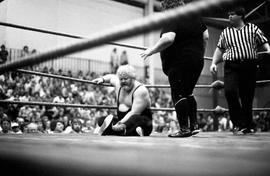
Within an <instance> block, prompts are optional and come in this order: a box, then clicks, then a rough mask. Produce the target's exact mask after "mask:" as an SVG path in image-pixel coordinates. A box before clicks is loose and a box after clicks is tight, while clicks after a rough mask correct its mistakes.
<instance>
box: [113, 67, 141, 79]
mask: <svg viewBox="0 0 270 176" xmlns="http://www.w3.org/2000/svg"><path fill="white" fill-rule="evenodd" d="M116 75H117V76H118V77H125V76H126V77H129V78H136V71H135V68H134V67H132V66H131V65H121V66H120V67H119V68H118V69H117V72H116Z"/></svg>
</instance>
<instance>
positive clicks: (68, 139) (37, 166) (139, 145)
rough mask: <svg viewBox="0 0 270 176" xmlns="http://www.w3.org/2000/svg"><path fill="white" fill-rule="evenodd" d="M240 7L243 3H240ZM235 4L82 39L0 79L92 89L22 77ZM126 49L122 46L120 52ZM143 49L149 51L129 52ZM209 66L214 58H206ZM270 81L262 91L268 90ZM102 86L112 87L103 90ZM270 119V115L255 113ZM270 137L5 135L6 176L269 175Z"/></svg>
mask: <svg viewBox="0 0 270 176" xmlns="http://www.w3.org/2000/svg"><path fill="white" fill-rule="evenodd" d="M239 1H240V0H239ZM232 2H234V1H233V0H205V1H198V2H195V3H191V4H190V5H187V6H186V7H181V8H179V9H175V10H171V11H168V12H166V13H164V14H157V15H153V16H149V17H147V18H145V19H143V20H138V21H135V22H131V23H129V24H126V25H123V26H118V27H117V28H114V29H111V30H107V31H104V32H101V33H98V34H96V35H93V36H90V37H88V38H84V39H82V38H81V39H82V40H81V41H79V42H76V43H74V44H71V45H69V46H65V47H59V48H57V49H55V50H52V51H48V52H44V53H41V54H37V55H31V56H27V57H25V58H22V59H20V60H17V61H14V62H12V63H7V64H5V65H1V66H0V73H5V72H8V71H17V72H20V73H24V74H33V75H40V76H46V77H51V78H57V79H64V80H72V81H78V82H83V83H88V84H94V83H93V82H91V81H89V80H82V79H77V78H70V77H65V76H60V75H52V74H47V73H41V72H34V71H28V70H23V69H19V68H22V67H24V66H30V65H34V64H38V63H41V62H45V61H48V60H52V59H57V58H59V57H61V56H64V55H67V54H71V53H74V52H77V51H82V50H84V49H89V48H94V47H98V46H100V45H102V44H106V43H107V44H108V43H109V44H116V45H117V43H112V42H111V41H115V40H118V39H123V38H126V37H130V36H134V35H137V34H141V33H145V32H149V31H151V30H154V29H157V28H159V27H160V26H162V25H165V24H168V23H171V22H173V21H175V20H176V19H179V18H181V17H182V16H184V15H185V14H189V13H199V12H202V11H206V10H209V9H210V8H214V7H215V6H216V5H227V4H229V3H232ZM120 45H122V44H120ZM126 47H134V48H137V49H144V47H137V46H128V45H126ZM206 59H210V58H206ZM269 82H270V81H269V80H265V81H258V82H257V84H262V83H269ZM100 86H110V85H108V84H103V85H100ZM147 87H149V88H153V87H154V88H168V87H169V86H168V85H147ZM196 88H213V89H217V90H219V89H222V88H223V82H222V81H215V82H213V83H212V84H210V85H196ZM0 104H21V105H44V106H60V107H74V108H76V107H81V108H95V109H116V107H114V106H99V105H85V104H64V103H49V102H22V101H9V100H0ZM151 110H152V111H173V110H174V109H173V108H153V107H152V108H151ZM253 110H254V111H269V110H270V108H253ZM226 111H228V110H227V109H225V108H222V107H217V108H215V109H198V112H216V113H223V112H226ZM269 148H270V134H269V133H264V132H260V133H256V134H253V135H245V136H242V135H241V136H238V135H233V134H232V133H231V132H221V133H220V132H202V133H200V134H199V135H197V136H193V137H190V138H184V139H183V138H181V139H180V138H179V139H175V138H168V137H167V135H164V134H155V133H153V134H151V135H150V136H149V137H143V138H138V137H118V136H97V135H94V134H89V133H86V134H68V135H67V134H53V135H51V134H42V135H41V134H22V135H0V163H1V171H2V173H8V174H9V175H45V176H47V175H48V176H49V175H50V176H51V175H53V176H56V175H57V176H58V175H59V176H62V175H70V176H73V175H95V176H102V175H112V176H114V175H115V176H116V175H117V176H122V175H123V176H134V175H138V176H139V175H140V176H152V175H153V176H154V175H155V176H174V175H200V176H201V175H245V176H246V175H256V176H257V175H269V173H270V168H269V162H270V150H269Z"/></svg>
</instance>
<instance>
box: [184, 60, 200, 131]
mask: <svg viewBox="0 0 270 176" xmlns="http://www.w3.org/2000/svg"><path fill="white" fill-rule="evenodd" d="M203 65H204V59H203V58H197V57H195V58H194V64H193V65H192V68H193V69H190V73H189V74H190V80H189V83H190V87H189V91H190V92H189V93H190V94H189V96H188V97H187V100H188V106H189V109H188V110H189V111H188V116H189V122H190V130H191V133H192V134H193V135H195V134H197V133H199V131H200V130H199V127H198V122H197V102H196V99H195V97H194V95H193V94H192V92H193V90H194V88H195V86H196V83H197V82H198V80H199V77H200V75H201V72H202V69H203ZM187 81H188V80H187Z"/></svg>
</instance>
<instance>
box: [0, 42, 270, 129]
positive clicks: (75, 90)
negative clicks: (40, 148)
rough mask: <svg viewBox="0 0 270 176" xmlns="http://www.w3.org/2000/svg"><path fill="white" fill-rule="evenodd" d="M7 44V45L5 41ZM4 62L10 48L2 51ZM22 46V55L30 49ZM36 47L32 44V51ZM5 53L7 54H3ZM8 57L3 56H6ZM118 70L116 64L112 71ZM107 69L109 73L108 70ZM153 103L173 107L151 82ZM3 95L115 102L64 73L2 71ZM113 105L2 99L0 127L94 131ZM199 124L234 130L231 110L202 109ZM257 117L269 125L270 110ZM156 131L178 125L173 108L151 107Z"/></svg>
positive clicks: (261, 125)
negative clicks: (42, 103)
mask: <svg viewBox="0 0 270 176" xmlns="http://www.w3.org/2000/svg"><path fill="white" fill-rule="evenodd" d="M2 46H3V45H2ZM2 46H1V54H0V55H1V58H0V61H1V63H4V62H5V61H6V59H5V58H4V57H7V56H8V53H6V52H2V49H5V48H2ZM28 50H29V49H28V47H27V46H26V47H24V49H23V51H22V56H24V55H25V54H29V51H28ZM34 52H36V51H35V50H33V51H32V52H31V53H34ZM3 58H4V59H3ZM3 60H4V61H3ZM28 69H30V70H34V71H40V72H44V73H50V74H57V75H62V76H68V77H75V78H79V79H85V80H93V79H94V78H97V77H99V76H100V75H98V74H96V73H95V72H91V71H88V72H87V73H84V72H83V71H78V73H73V72H72V71H71V70H69V71H67V72H64V71H63V70H61V69H59V70H54V68H47V67H44V68H40V67H31V68H28ZM114 71H115V70H114V69H113V68H112V70H111V72H114ZM104 74H106V73H104ZM149 91H150V96H151V102H152V105H151V107H156V108H170V107H173V104H172V101H171V98H170V97H171V96H170V95H169V94H168V93H167V92H166V91H164V90H163V89H157V88H150V89H149ZM0 99H1V100H4V99H5V100H11V101H30V102H50V103H61V104H88V105H110V106H115V105H116V96H115V93H114V91H113V88H112V87H107V86H99V85H94V84H86V83H81V82H74V81H69V80H63V79H55V78H49V77H41V76H37V75H29V74H22V73H19V72H7V73H5V74H3V75H1V76H0ZM115 113H116V111H115V110H108V109H94V108H93V109H91V108H74V107H60V106H41V105H21V104H1V105H0V122H1V127H0V133H14V134H22V133H49V134H51V133H94V129H95V128H96V125H97V123H96V119H97V118H100V117H102V116H107V115H108V114H115ZM198 122H199V127H200V129H201V130H202V131H230V130H231V129H232V124H231V122H230V120H229V116H228V114H227V113H223V114H214V113H211V112H209V113H205V112H203V113H198ZM254 122H255V123H256V126H257V130H258V131H269V129H270V113H269V112H267V111H262V112H258V113H254ZM153 127H154V129H153V133H173V132H175V131H177V130H178V129H179V126H178V123H177V118H176V114H175V112H174V111H154V112H153Z"/></svg>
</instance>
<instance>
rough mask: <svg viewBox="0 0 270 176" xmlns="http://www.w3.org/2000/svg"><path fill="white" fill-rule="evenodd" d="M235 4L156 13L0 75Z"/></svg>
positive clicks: (10, 66)
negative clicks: (186, 16)
mask: <svg viewBox="0 0 270 176" xmlns="http://www.w3.org/2000/svg"><path fill="white" fill-rule="evenodd" d="M236 1H244V0H204V1H196V2H193V3H189V4H187V5H186V6H182V7H179V8H176V9H172V10H168V11H166V12H163V13H157V14H154V15H150V16H148V17H145V18H142V19H139V20H135V21H132V22H129V23H127V24H123V25H120V26H116V27H113V28H110V29H107V30H104V31H101V32H99V33H96V34H94V35H91V36H90V37H88V39H83V40H81V41H78V42H74V43H72V44H70V45H68V46H62V47H58V48H56V49H54V50H50V51H47V52H43V53H40V54H36V55H30V56H27V57H24V58H21V59H19V60H17V61H14V62H11V63H7V64H4V65H1V66H0V74H1V73H4V72H5V71H10V70H14V69H17V68H21V67H25V66H31V65H34V64H39V63H41V62H45V61H48V60H53V59H57V58H59V57H61V56H65V55H68V54H72V53H75V52H79V51H83V50H86V49H90V48H94V47H97V46H100V45H103V44H106V43H108V42H110V41H116V40H120V39H125V38H128V37H132V36H135V35H138V34H142V33H146V32H150V31H153V30H156V29H159V28H161V27H162V26H164V25H169V24H171V23H173V22H175V21H176V20H179V19H181V18H183V17H185V15H187V14H198V13H202V12H206V11H207V10H209V9H210V8H213V7H215V6H217V5H226V4H229V3H232V2H236Z"/></svg>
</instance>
